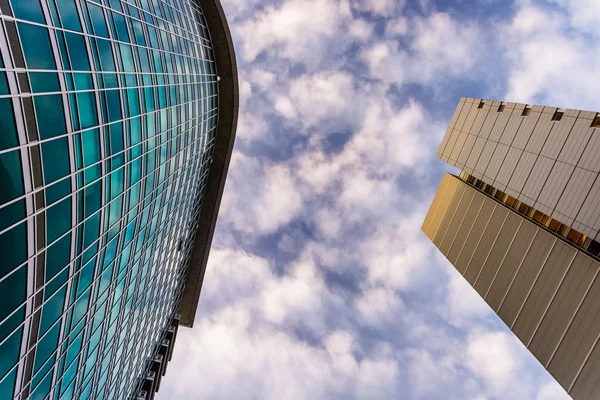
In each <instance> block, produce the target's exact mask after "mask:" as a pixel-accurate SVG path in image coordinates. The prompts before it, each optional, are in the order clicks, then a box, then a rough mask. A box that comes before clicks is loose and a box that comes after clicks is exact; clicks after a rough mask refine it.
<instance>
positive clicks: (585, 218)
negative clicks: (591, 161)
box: [575, 178, 600, 230]
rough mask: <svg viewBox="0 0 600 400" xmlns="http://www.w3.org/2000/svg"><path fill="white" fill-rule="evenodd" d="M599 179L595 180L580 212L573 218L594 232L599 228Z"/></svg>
mask: <svg viewBox="0 0 600 400" xmlns="http://www.w3.org/2000/svg"><path fill="white" fill-rule="evenodd" d="M599 204H600V179H599V178H596V181H595V182H594V185H593V186H592V189H591V190H590V192H589V193H588V195H587V197H586V198H585V201H584V202H583V205H582V206H581V210H579V213H578V214H577V217H576V218H575V219H576V220H577V221H579V222H581V223H582V224H584V225H586V226H589V227H590V228H592V229H594V230H598V228H600V207H599V206H598V205H599Z"/></svg>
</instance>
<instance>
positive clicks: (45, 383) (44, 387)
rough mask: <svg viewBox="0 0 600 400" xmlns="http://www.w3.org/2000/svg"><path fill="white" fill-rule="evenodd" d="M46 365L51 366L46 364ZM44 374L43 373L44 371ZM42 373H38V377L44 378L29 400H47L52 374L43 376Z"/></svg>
mask: <svg viewBox="0 0 600 400" xmlns="http://www.w3.org/2000/svg"><path fill="white" fill-rule="evenodd" d="M48 365H52V364H51V363H48ZM44 373H45V371H44ZM44 373H42V372H41V371H40V373H39V375H40V376H44V379H43V380H42V382H41V383H40V384H39V386H38V387H37V388H36V389H35V390H34V391H33V393H32V394H31V397H30V399H31V400H45V399H46V398H47V396H48V394H49V393H50V389H51V387H52V373H49V374H46V375H44Z"/></svg>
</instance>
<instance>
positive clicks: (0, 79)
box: [0, 57, 10, 94]
mask: <svg viewBox="0 0 600 400" xmlns="http://www.w3.org/2000/svg"><path fill="white" fill-rule="evenodd" d="M1 59H2V58H1V57H0V60H1ZM0 68H3V66H2V65H0ZM9 93H10V89H9V88H8V81H7V80H6V72H2V71H0V94H9Z"/></svg>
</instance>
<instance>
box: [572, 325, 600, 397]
mask: <svg viewBox="0 0 600 400" xmlns="http://www.w3.org/2000/svg"><path fill="white" fill-rule="evenodd" d="M599 340H600V332H598V335H597V336H596V340H594V344H593V345H592V347H590V349H589V351H588V352H587V355H586V356H585V359H584V360H583V363H581V365H580V366H579V368H578V369H577V373H576V374H575V377H574V378H573V381H572V382H571V383H570V384H569V387H568V389H567V393H570V392H571V390H573V386H575V383H576V382H577V379H578V378H579V375H580V374H581V371H582V370H583V368H584V367H585V364H587V362H588V360H589V359H590V356H591V355H592V352H593V351H594V349H595V348H596V346H597V345H598V341H599Z"/></svg>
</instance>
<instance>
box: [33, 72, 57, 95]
mask: <svg viewBox="0 0 600 400" xmlns="http://www.w3.org/2000/svg"><path fill="white" fill-rule="evenodd" d="M29 80H30V81H31V90H32V91H33V93H50V92H60V84H59V83H58V74H57V73H56V72H30V73H29Z"/></svg>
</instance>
